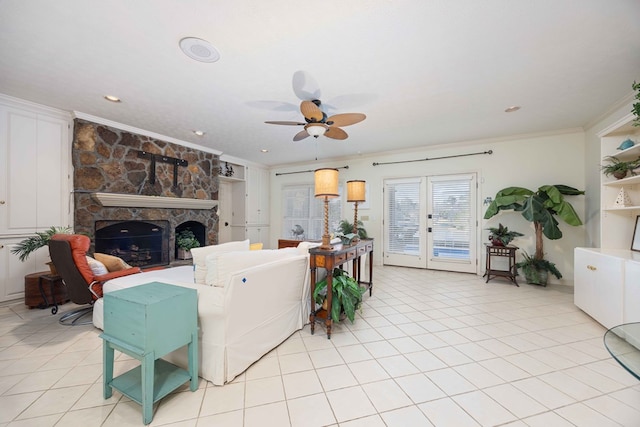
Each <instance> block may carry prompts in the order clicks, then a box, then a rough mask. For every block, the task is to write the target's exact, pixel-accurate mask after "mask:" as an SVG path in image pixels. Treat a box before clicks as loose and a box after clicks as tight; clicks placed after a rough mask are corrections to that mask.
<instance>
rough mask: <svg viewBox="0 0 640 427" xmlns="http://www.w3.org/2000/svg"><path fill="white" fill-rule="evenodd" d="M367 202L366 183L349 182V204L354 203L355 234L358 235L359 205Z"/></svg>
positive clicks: (358, 181) (359, 181) (360, 181)
mask: <svg viewBox="0 0 640 427" xmlns="http://www.w3.org/2000/svg"><path fill="white" fill-rule="evenodd" d="M364 201H366V197H365V181H362V180H358V179H356V180H353V181H347V202H354V203H355V206H354V210H353V234H355V235H356V236H359V234H358V203H360V202H364Z"/></svg>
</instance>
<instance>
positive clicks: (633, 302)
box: [623, 261, 640, 323]
mask: <svg viewBox="0 0 640 427" xmlns="http://www.w3.org/2000/svg"><path fill="white" fill-rule="evenodd" d="M624 276H625V278H624V319H623V323H631V322H640V262H639V261H627V262H626V264H625V267H624Z"/></svg>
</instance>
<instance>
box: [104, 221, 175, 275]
mask: <svg viewBox="0 0 640 427" xmlns="http://www.w3.org/2000/svg"><path fill="white" fill-rule="evenodd" d="M168 229H169V222H168V221H154V223H151V222H146V221H96V234H95V236H96V242H95V248H96V249H95V251H96V252H100V253H105V254H109V255H114V256H117V257H120V258H122V259H123V260H124V261H125V262H126V263H127V264H129V265H131V266H133V267H149V266H155V265H166V264H169V245H168V241H169V235H168Z"/></svg>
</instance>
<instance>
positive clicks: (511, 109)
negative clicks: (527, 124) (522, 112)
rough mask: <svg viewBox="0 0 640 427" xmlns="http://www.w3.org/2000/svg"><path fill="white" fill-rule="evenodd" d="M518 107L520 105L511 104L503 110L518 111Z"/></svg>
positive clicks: (506, 111) (507, 111)
mask: <svg viewBox="0 0 640 427" xmlns="http://www.w3.org/2000/svg"><path fill="white" fill-rule="evenodd" d="M519 109H520V106H518V105H512V106H511V107H509V108H507V109H506V110H504V112H505V113H513V112H514V111H518V110H519Z"/></svg>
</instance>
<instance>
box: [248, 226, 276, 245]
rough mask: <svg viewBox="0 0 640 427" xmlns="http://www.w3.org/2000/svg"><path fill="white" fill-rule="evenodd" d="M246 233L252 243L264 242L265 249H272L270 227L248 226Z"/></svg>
mask: <svg viewBox="0 0 640 427" xmlns="http://www.w3.org/2000/svg"><path fill="white" fill-rule="evenodd" d="M246 233H247V234H246V236H247V238H248V239H249V241H250V242H251V243H262V244H263V249H270V245H269V227H264V226H261V227H247V229H246Z"/></svg>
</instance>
